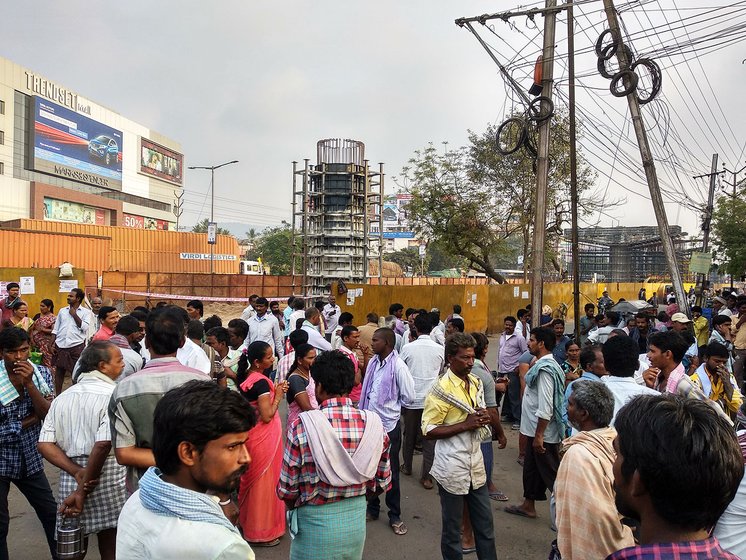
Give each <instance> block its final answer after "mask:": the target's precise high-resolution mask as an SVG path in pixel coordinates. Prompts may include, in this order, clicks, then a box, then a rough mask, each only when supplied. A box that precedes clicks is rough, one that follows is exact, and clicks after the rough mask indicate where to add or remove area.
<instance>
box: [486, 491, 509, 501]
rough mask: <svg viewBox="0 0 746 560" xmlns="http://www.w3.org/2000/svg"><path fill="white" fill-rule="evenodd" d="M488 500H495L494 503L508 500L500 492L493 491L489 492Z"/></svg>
mask: <svg viewBox="0 0 746 560" xmlns="http://www.w3.org/2000/svg"><path fill="white" fill-rule="evenodd" d="M490 500H495V501H496V502H507V501H508V500H510V498H508V497H507V496H506V495H505V494H503V493H502V492H500V490H495V491H494V492H490Z"/></svg>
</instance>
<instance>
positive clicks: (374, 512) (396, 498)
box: [360, 328, 416, 535]
mask: <svg viewBox="0 0 746 560" xmlns="http://www.w3.org/2000/svg"><path fill="white" fill-rule="evenodd" d="M395 344H396V337H395V336H394V331H392V330H391V329H387V328H382V329H378V330H377V331H375V332H374V333H373V339H372V342H371V349H372V350H373V353H374V354H375V356H374V358H373V359H372V360H371V361H370V362H369V363H368V369H367V370H366V372H365V378H364V380H363V388H362V391H361V395H360V409H361V410H370V411H373V412H375V413H376V414H378V416H379V417H380V418H381V422H382V423H383V429H384V430H386V432H387V433H388V436H389V440H390V445H391V447H390V448H389V455H390V458H391V488H390V489H389V491H388V492H386V507H388V509H389V525H390V526H391V528H392V530H393V531H394V534H396V535H404V534H406V533H407V526H406V525H405V524H404V522H403V521H402V520H401V491H400V489H399V451H400V449H401V408H402V405H403V404H410V403H412V402H413V401H414V400H415V399H416V394H415V390H414V380H413V379H412V374H411V373H410V372H409V368H408V367H407V364H405V363H404V361H403V360H402V359H401V358H400V357H399V354H398V353H397V352H396V350H394V345H395ZM380 512H381V500H380V498H379V497H378V496H375V497H373V498H371V499H370V500H369V501H368V512H367V514H366V517H367V518H368V519H371V520H374V519H378V515H379V514H380Z"/></svg>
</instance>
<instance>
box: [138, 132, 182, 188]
mask: <svg viewBox="0 0 746 560" xmlns="http://www.w3.org/2000/svg"><path fill="white" fill-rule="evenodd" d="M183 167H184V156H183V155H182V154H180V153H179V152H174V151H173V150H169V149H168V148H166V147H164V146H161V145H160V144H156V143H155V142H151V141H150V140H148V139H147V138H140V173H144V174H146V175H150V176H151V177H158V178H159V179H163V180H164V181H168V182H170V183H174V184H176V185H179V186H181V184H182V170H183Z"/></svg>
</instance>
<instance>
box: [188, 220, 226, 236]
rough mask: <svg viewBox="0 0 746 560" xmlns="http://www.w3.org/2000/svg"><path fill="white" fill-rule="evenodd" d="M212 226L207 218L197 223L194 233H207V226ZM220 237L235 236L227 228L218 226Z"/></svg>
mask: <svg viewBox="0 0 746 560" xmlns="http://www.w3.org/2000/svg"><path fill="white" fill-rule="evenodd" d="M209 224H210V220H209V219H208V218H205V219H204V220H202V221H201V222H197V223H196V224H194V225H193V226H192V232H193V233H207V226H208V225H209ZM217 233H218V235H233V234H232V233H231V232H230V231H228V230H227V229H225V228H221V227H219V226H218V232H217Z"/></svg>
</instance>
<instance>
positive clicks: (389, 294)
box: [333, 282, 690, 333]
mask: <svg viewBox="0 0 746 560" xmlns="http://www.w3.org/2000/svg"><path fill="white" fill-rule="evenodd" d="M665 285H666V284H664V283H647V284H641V283H621V282H614V283H607V284H592V283H581V284H580V309H581V314H582V313H583V311H582V310H583V307H584V306H585V304H586V303H593V304H596V303H597V302H598V298H600V297H601V294H602V293H603V292H604V290H608V292H609V296H610V297H611V299H613V300H614V301H615V302H617V301H619V299H620V298H624V299H626V300H633V299H637V294H638V292H639V291H640V288H641V287H643V286H645V289H646V295H647V297H648V298H650V297H651V296H652V295H653V292H654V291H658V292H659V295H662V294H663V289H664V287H665ZM347 287H348V289H349V290H350V292H352V291H353V290H357V289H359V288H362V290H363V295H362V296H361V297H355V300H354V303H352V304H351V305H348V304H347V302H348V297H347V294H345V295H339V296H338V297H337V303H338V304H339V306H340V307H341V308H342V311H349V312H350V313H352V314H353V316H354V323H355V324H356V325H362V324H364V323H365V316H366V315H367V314H368V313H370V312H375V313H378V314H379V315H380V316H382V317H383V316H385V315H387V314H388V309H389V305H390V304H392V303H401V304H402V305H403V306H404V307H405V309H406V308H407V307H415V308H424V309H431V308H433V307H437V308H438V309H440V312H441V318H445V317H447V316H448V315H449V314H450V313H451V310H452V309H453V304H455V303H458V304H460V305H461V308H462V313H461V314H462V315H463V317H464V319H465V321H466V327H467V329H468V330H476V331H486V332H488V333H496V332H500V331H501V330H502V324H503V319H504V318H505V317H506V316H508V315H512V316H515V314H516V312H517V311H518V310H519V309H521V308H523V307H526V305H528V304H529V303H531V284H491V285H489V286H488V285H484V284H481V285H468V284H467V285H453V286H371V285H366V284H347ZM689 287H690V284H686V285H685V289H686V290H688V289H689ZM333 290H334V291H335V293H336V285H335V286H333ZM473 295H476V300H472V296H473ZM524 296H525V297H524ZM472 301H474V303H475V305H472ZM543 302H544V305H549V306H551V307H552V309H556V308H557V307H558V305H559V304H560V303H564V304H565V305H567V308H568V314H567V319H568V320H571V319H572V318H573V294H572V284H570V283H546V284H544V293H543Z"/></svg>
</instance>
